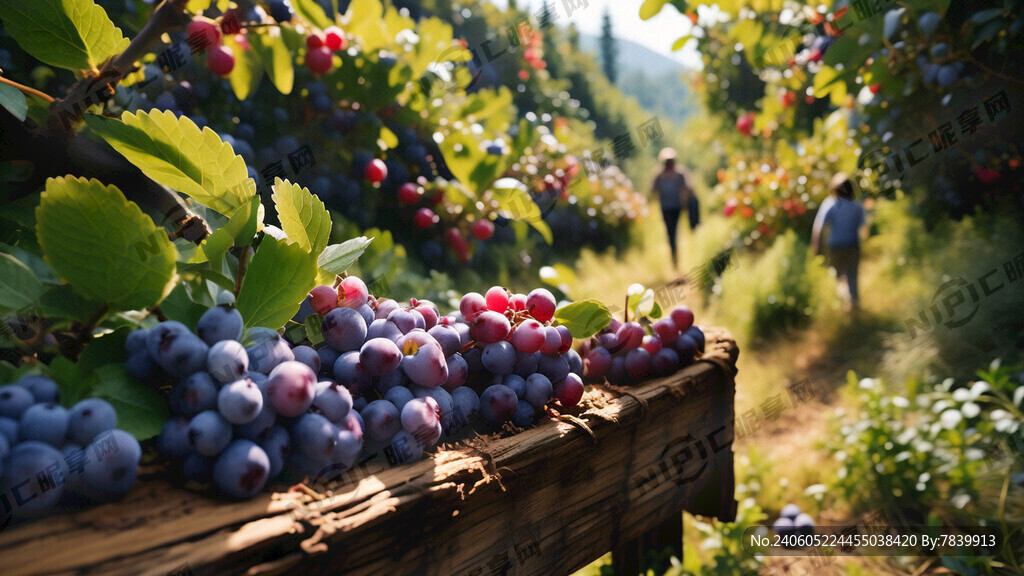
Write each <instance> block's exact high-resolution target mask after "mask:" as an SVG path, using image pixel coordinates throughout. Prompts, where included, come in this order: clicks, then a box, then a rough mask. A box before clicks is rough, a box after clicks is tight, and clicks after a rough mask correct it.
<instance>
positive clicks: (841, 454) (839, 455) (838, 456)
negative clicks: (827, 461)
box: [834, 450, 848, 462]
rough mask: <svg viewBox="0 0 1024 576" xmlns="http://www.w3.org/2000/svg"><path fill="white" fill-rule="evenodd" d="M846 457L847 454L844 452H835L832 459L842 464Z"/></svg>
mask: <svg viewBox="0 0 1024 576" xmlns="http://www.w3.org/2000/svg"><path fill="white" fill-rule="evenodd" d="M847 456H848V455H847V453H846V450H840V451H839V452H836V454H835V456H834V458H835V459H836V460H839V461H840V462H842V461H844V460H846V457H847Z"/></svg>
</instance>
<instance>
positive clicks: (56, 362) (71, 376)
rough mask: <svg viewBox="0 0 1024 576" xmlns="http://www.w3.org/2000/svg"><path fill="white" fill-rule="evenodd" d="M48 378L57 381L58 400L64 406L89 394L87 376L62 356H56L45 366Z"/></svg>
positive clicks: (67, 406)
mask: <svg viewBox="0 0 1024 576" xmlns="http://www.w3.org/2000/svg"><path fill="white" fill-rule="evenodd" d="M47 372H48V373H49V375H50V378H53V380H54V381H55V382H56V383H57V388H58V389H59V390H60V401H61V404H62V405H63V406H64V407H65V408H70V407H72V406H74V405H75V404H77V403H78V402H79V401H81V400H85V399H86V398H88V397H90V396H91V392H92V386H91V382H90V381H89V379H88V378H83V377H82V372H81V370H80V369H79V368H78V366H77V365H76V364H75V363H74V362H72V361H70V360H68V359H67V358H65V357H63V356H58V357H56V358H54V359H53V362H50V365H49V366H48V367H47Z"/></svg>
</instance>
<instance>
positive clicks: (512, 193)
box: [491, 178, 552, 244]
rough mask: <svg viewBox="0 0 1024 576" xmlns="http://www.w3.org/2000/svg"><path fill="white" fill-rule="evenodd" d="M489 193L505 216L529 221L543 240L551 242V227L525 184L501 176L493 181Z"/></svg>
mask: <svg viewBox="0 0 1024 576" xmlns="http://www.w3.org/2000/svg"><path fill="white" fill-rule="evenodd" d="M491 193H492V194H493V195H494V200H495V201H496V202H497V203H498V210H499V211H500V212H502V213H503V215H504V216H505V217H506V218H510V219H512V220H522V221H524V222H527V223H529V224H530V226H533V228H534V229H535V230H537V232H540V235H541V236H543V237H544V241H545V242H547V243H548V244H551V242H552V238H551V228H550V227H548V223H547V222H545V221H544V219H543V217H542V216H541V213H540V206H537V203H536V202H534V201H533V198H530V195H529V193H527V191H526V185H525V184H523V183H522V182H519V181H518V180H516V179H514V178H502V179H500V180H498V181H497V182H495V183H494V187H493V188H492V189H491Z"/></svg>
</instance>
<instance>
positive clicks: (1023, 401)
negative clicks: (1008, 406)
mask: <svg viewBox="0 0 1024 576" xmlns="http://www.w3.org/2000/svg"><path fill="white" fill-rule="evenodd" d="M1013 403H1014V405H1016V406H1020V407H1021V408H1024V386H1020V387H1018V388H1017V389H1016V390H1014V391H1013Z"/></svg>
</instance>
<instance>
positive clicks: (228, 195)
mask: <svg viewBox="0 0 1024 576" xmlns="http://www.w3.org/2000/svg"><path fill="white" fill-rule="evenodd" d="M85 122H86V124H88V126H89V128H91V129H92V130H93V131H94V132H96V133H97V134H99V135H100V136H102V137H103V139H104V140H106V141H107V142H108V143H109V144H110V145H111V146H113V147H114V149H115V150H117V151H118V152H120V153H121V154H122V155H124V157H125V158H127V159H128V160H129V161H130V162H131V163H132V164H135V165H136V166H138V167H139V169H140V170H142V171H143V172H144V173H145V174H146V176H149V177H150V178H152V179H153V180H155V181H157V182H159V183H160V184H163V185H165V186H168V187H170V188H173V189H174V190H177V191H179V192H182V193H183V194H188V195H189V196H191V197H192V198H194V199H195V200H196V202H199V203H200V204H202V205H203V206H206V207H207V208H211V209H213V210H216V211H217V212H220V213H221V214H225V215H227V216H231V215H232V214H234V213H235V210H237V209H238V207H239V206H241V205H242V204H245V203H246V202H248V201H249V200H250V199H251V198H252V197H253V196H254V195H255V194H256V183H255V182H253V180H252V178H249V173H248V171H247V170H246V167H245V161H244V160H242V157H241V156H237V155H236V154H235V151H234V150H233V149H232V148H231V145H230V144H228V143H227V142H224V141H222V140H221V138H220V136H218V135H217V133H216V132H214V131H213V130H210V129H209V128H204V129H202V130H200V129H199V127H198V126H196V125H195V123H194V122H192V120H191V119H190V118H188V117H187V116H181V117H178V116H175V115H174V114H173V113H172V112H170V111H164V112H160V111H156V110H154V111H152V112H148V113H147V112H139V113H138V114H132V113H131V112H125V113H124V114H122V115H121V120H120V121H119V120H115V119H113V118H105V117H103V116H95V115H91V114H90V115H86V119H85Z"/></svg>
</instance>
